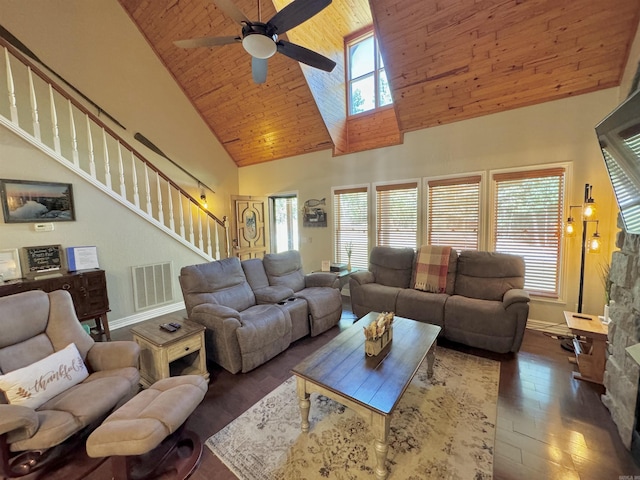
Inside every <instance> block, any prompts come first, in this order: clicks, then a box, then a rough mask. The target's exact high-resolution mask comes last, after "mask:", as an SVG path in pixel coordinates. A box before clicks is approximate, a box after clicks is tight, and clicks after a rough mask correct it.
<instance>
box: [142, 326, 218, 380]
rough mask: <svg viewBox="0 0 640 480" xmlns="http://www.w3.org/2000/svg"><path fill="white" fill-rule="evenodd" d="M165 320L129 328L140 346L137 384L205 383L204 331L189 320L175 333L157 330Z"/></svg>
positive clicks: (206, 378)
mask: <svg viewBox="0 0 640 480" xmlns="http://www.w3.org/2000/svg"><path fill="white" fill-rule="evenodd" d="M165 322H166V320H163V319H154V320H149V321H146V322H143V323H141V324H140V325H136V326H134V327H132V328H131V333H132V335H133V341H134V342H136V343H137V344H138V345H140V383H141V384H142V385H143V386H144V387H145V388H146V387H149V386H150V385H152V384H153V383H155V382H156V381H158V380H160V379H162V378H168V377H174V376H178V375H201V376H202V377H204V378H205V380H209V372H208V371H207V360H206V353H205V348H204V331H205V327H204V326H203V325H200V324H198V323H195V322H191V321H189V320H182V321H181V322H179V323H180V324H181V325H182V327H181V328H179V329H178V330H177V331H175V332H167V331H165V330H162V329H161V328H160V325H161V324H162V323H165Z"/></svg>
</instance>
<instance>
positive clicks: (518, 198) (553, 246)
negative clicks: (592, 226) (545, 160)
mask: <svg viewBox="0 0 640 480" xmlns="http://www.w3.org/2000/svg"><path fill="white" fill-rule="evenodd" d="M493 180H494V182H495V199H494V205H493V215H494V222H493V227H494V231H493V241H494V245H493V247H494V250H495V251H497V252H503V253H512V254H515V255H521V256H523V257H524V259H525V264H526V274H525V285H524V287H525V289H527V290H528V291H529V292H531V293H533V294H536V295H543V296H549V297H558V290H559V276H560V275H559V272H560V240H561V231H562V212H563V211H564V200H563V199H564V187H565V171H564V168H552V169H545V170H532V171H526V172H510V173H501V174H495V175H494V176H493Z"/></svg>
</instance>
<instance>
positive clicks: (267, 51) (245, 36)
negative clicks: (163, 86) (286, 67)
mask: <svg viewBox="0 0 640 480" xmlns="http://www.w3.org/2000/svg"><path fill="white" fill-rule="evenodd" d="M213 3H215V4H216V6H217V7H218V8H220V10H222V11H223V12H224V13H226V14H227V15H228V16H229V17H231V18H232V19H233V20H235V21H236V22H238V23H239V24H240V25H242V36H229V37H202V38H193V39H189V40H178V41H175V42H173V43H174V44H175V45H176V46H177V47H181V48H197V47H217V46H221V45H228V44H232V43H242V46H243V47H244V49H245V50H246V51H247V52H248V53H249V54H250V55H251V73H252V76H253V80H254V82H256V83H264V82H265V81H266V80H267V59H268V58H270V57H272V56H273V55H274V54H275V53H276V52H279V53H282V54H283V55H286V56H287V57H289V58H292V59H294V60H296V61H298V62H301V63H305V64H307V65H309V66H311V67H314V68H318V69H320V70H324V71H325V72H330V71H332V70H333V68H334V67H335V66H336V62H334V61H333V60H331V59H329V58H327V57H325V56H323V55H320V54H319V53H317V52H314V51H312V50H309V49H308V48H305V47H302V46H300V45H296V44H295V43H291V42H287V41H286V40H280V39H279V38H278V35H281V34H283V33H285V32H286V31H287V30H290V29H292V28H294V27H297V26H298V25H300V24H301V23H303V22H306V21H307V20H309V19H310V18H311V17H313V16H314V15H316V14H317V13H318V12H320V11H321V10H323V9H324V8H325V7H327V6H329V5H330V4H331V0H294V1H293V2H292V3H290V4H289V5H287V6H286V7H284V8H283V9H282V10H280V11H279V12H278V13H276V14H275V15H274V16H273V17H272V18H271V20H269V21H267V23H263V22H262V21H261V19H260V17H261V13H260V0H258V21H257V22H252V21H250V20H249V19H248V18H247V17H246V16H245V15H244V13H242V12H241V11H240V10H239V9H238V7H236V6H235V5H234V3H233V1H232V0H213Z"/></svg>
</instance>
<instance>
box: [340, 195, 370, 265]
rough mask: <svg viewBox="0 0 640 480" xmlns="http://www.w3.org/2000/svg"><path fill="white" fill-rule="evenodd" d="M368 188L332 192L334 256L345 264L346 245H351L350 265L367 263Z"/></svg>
mask: <svg viewBox="0 0 640 480" xmlns="http://www.w3.org/2000/svg"><path fill="white" fill-rule="evenodd" d="M368 210H369V208H368V191H367V187H357V188H345V189H336V190H334V192H333V219H334V220H333V224H334V239H335V244H334V248H335V252H334V253H335V259H336V262H338V263H347V262H348V256H347V247H348V246H349V247H350V248H351V266H352V267H357V268H367V267H368V265H369V241H368V231H369V222H368V218H369V216H368Z"/></svg>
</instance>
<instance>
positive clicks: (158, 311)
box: [109, 301, 186, 330]
mask: <svg viewBox="0 0 640 480" xmlns="http://www.w3.org/2000/svg"><path fill="white" fill-rule="evenodd" d="M185 308H186V307H185V304H184V301H182V302H177V303H171V304H169V305H163V306H162V307H158V308H153V309H150V310H145V311H144V312H140V313H135V314H133V315H130V316H128V317H123V318H119V319H117V320H114V321H111V320H109V330H117V329H119V328H123V327H128V326H130V325H135V324H136V323H140V322H144V321H145V320H150V319H152V318H156V317H159V316H161V315H166V314H167V313H173V312H177V311H178V310H184V309H185Z"/></svg>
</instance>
